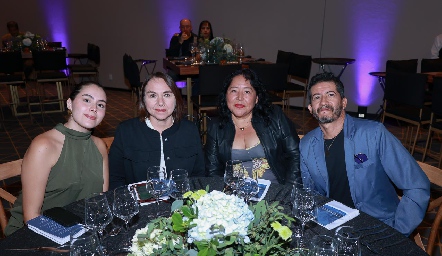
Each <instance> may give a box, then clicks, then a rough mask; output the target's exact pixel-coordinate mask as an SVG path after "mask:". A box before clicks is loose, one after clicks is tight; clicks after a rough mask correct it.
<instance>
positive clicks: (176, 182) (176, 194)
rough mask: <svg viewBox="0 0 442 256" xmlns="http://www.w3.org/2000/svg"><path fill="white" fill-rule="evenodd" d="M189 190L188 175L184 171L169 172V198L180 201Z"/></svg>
mask: <svg viewBox="0 0 442 256" xmlns="http://www.w3.org/2000/svg"><path fill="white" fill-rule="evenodd" d="M189 190H190V182H189V174H188V172H187V170H185V169H175V170H172V171H171V172H170V197H172V198H174V199H175V200H182V199H183V195H184V194H185V193H186V192H188V191H189Z"/></svg>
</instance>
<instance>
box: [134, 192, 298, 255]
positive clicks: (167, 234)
mask: <svg viewBox="0 0 442 256" xmlns="http://www.w3.org/2000/svg"><path fill="white" fill-rule="evenodd" d="M184 198H185V199H187V200H186V201H185V203H184V201H182V200H177V201H175V202H174V203H173V204H172V216H171V217H168V218H166V217H160V218H157V219H155V220H153V221H151V222H150V223H148V225H147V226H146V227H145V228H142V229H139V230H137V231H136V233H135V235H134V237H133V239H132V247H131V251H132V253H131V254H129V255H190V256H196V255H198V256H206V255H232V256H233V255H246V256H260V255H286V254H287V250H288V248H289V244H290V240H291V235H292V232H291V230H290V229H289V228H288V227H287V226H285V225H282V224H281V223H287V225H290V224H291V222H292V221H293V220H294V219H293V218H291V217H289V216H287V215H286V214H284V213H282V212H281V210H282V209H283V207H281V206H279V205H278V202H274V203H272V204H271V205H269V204H268V203H267V202H266V201H264V200H262V201H260V202H258V203H257V204H255V205H253V206H250V207H249V206H247V204H245V203H244V201H243V200H242V199H240V198H238V197H236V196H234V195H226V194H225V193H223V192H220V191H212V192H210V193H207V192H206V191H205V190H198V191H195V192H188V193H186V194H185V195H184Z"/></svg>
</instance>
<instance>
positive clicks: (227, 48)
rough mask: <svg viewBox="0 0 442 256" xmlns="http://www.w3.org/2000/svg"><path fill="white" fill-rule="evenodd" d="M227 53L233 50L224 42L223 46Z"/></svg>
mask: <svg viewBox="0 0 442 256" xmlns="http://www.w3.org/2000/svg"><path fill="white" fill-rule="evenodd" d="M223 49H224V50H225V51H226V52H227V53H231V52H232V51H233V48H232V46H231V45H230V44H225V45H224V48H223Z"/></svg>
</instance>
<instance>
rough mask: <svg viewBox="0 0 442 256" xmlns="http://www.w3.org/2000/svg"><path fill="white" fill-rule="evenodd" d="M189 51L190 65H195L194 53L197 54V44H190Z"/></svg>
mask: <svg viewBox="0 0 442 256" xmlns="http://www.w3.org/2000/svg"><path fill="white" fill-rule="evenodd" d="M189 50H190V53H191V54H192V59H191V61H192V64H195V62H196V53H197V52H198V44H197V43H190V44H189Z"/></svg>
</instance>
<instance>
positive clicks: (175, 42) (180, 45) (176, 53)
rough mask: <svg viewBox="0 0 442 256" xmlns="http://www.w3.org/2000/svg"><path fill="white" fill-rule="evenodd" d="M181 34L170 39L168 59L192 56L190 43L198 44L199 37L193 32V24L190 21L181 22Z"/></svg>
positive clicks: (176, 34)
mask: <svg viewBox="0 0 442 256" xmlns="http://www.w3.org/2000/svg"><path fill="white" fill-rule="evenodd" d="M180 31H181V32H180V33H175V34H174V35H173V36H172V38H171V39H170V44H169V49H168V50H167V57H181V56H191V55H192V54H191V53H190V43H196V41H197V35H195V34H194V33H193V32H192V23H191V21H190V20H189V19H182V20H181V21H180Z"/></svg>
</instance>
